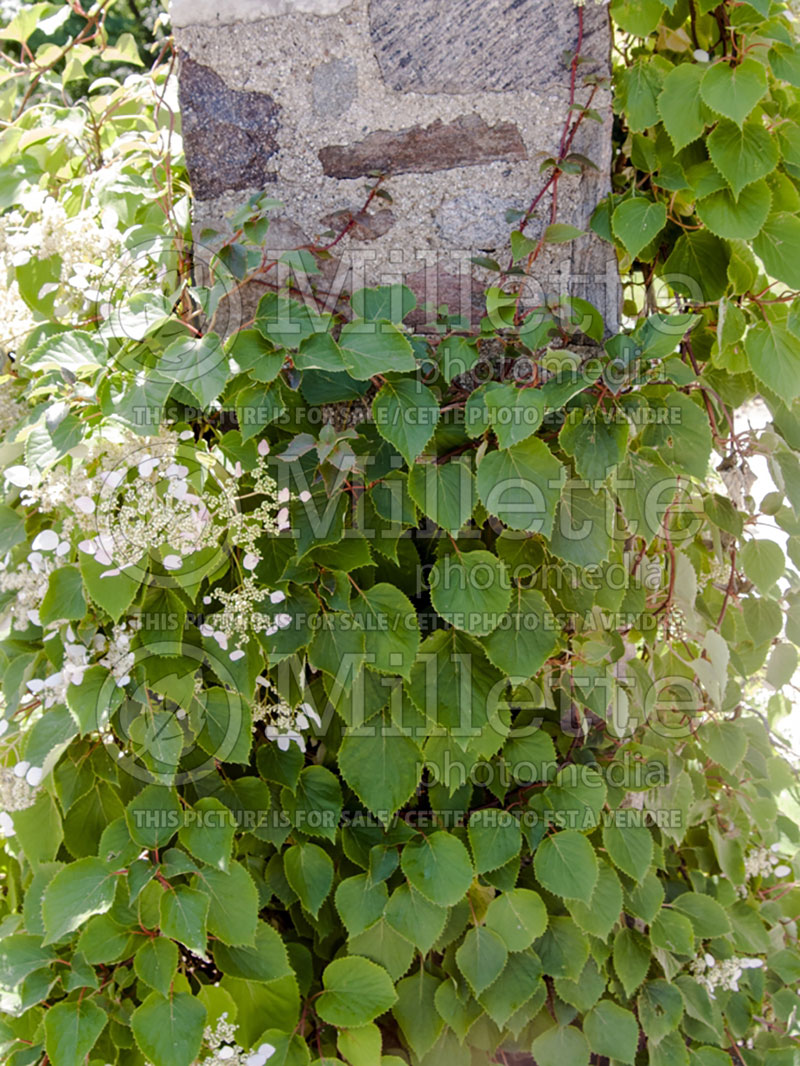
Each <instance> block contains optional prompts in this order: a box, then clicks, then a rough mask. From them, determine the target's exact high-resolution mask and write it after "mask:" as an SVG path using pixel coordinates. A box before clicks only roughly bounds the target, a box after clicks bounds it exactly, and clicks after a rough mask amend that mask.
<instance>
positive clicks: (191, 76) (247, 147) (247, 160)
mask: <svg viewBox="0 0 800 1066" xmlns="http://www.w3.org/2000/svg"><path fill="white" fill-rule="evenodd" d="M179 84H180V105H181V115H182V123H183V139H184V144H185V147H186V161H187V166H188V168H189V177H190V179H191V182H192V188H193V189H194V192H195V195H196V196H198V197H200V199H208V198H209V197H212V196H219V195H220V194H221V193H223V192H225V191H226V190H229V189H249V188H252V187H258V188H261V187H263V186H264V185H267V184H269V183H270V182H274V181H275V180H276V174H275V171H274V168H272V167H271V166H270V162H269V161H270V159H271V158H272V157H273V156H274V155H275V153H276V152H277V150H278V142H277V140H276V139H275V135H276V134H277V132H278V128H279V122H278V112H279V110H280V109H279V107H278V105H277V104H276V103H275V101H274V100H273V99H272V97H271V96H268V95H267V94H266V93H253V92H237V91H236V90H235V89H231V88H229V87H228V85H226V83H225V82H224V81H223V79H222V78H221V77H220V76H219V74H217V73H216V72H215V71H213V70H212V69H211V68H210V67H206V66H203V64H202V63H197V62H195V61H194V60H193V59H191V58H189V57H188V56H183V57H182V59H181V73H180V83H179Z"/></svg>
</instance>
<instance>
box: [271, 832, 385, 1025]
mask: <svg viewBox="0 0 800 1066" xmlns="http://www.w3.org/2000/svg"><path fill="white" fill-rule="evenodd" d="M283 868H284V871H285V873H286V880H287V881H288V882H289V884H290V885H291V887H292V889H293V891H294V892H296V893H297V895H298V896H299V897H300V902H301V903H302V904H303V906H304V907H305V909H306V910H307V911H308V912H309V914H312V915H313V916H314V917H315V918H316V917H317V915H318V914H319V909H320V907H321V906H322V904H323V903H324V902H325V900H326V899H327V896H328V893H329V892H330V890H331V887H332V885H333V862H332V861H331V858H330V856H329V855H328V854H327V853H326V852H324V851H323V850H322V848H321V847H319V845H317V844H310V843H308V844H295V845H293V846H292V847H291V848H289V849H288V851H286V852H284V856H283ZM371 1020H372V1019H369V1018H368V1019H367V1021H371ZM355 1024H360V1023H355Z"/></svg>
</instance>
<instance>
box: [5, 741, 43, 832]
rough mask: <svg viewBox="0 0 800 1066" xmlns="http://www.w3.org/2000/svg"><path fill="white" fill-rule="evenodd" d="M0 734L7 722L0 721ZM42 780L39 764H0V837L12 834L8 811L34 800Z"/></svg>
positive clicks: (23, 762) (15, 809) (21, 807)
mask: <svg viewBox="0 0 800 1066" xmlns="http://www.w3.org/2000/svg"><path fill="white" fill-rule="evenodd" d="M0 726H2V727H3V728H2V729H0V735H2V734H3V733H5V732H6V730H7V729H8V722H6V721H3V722H0ZM41 780H42V770H41V767H39V766H31V764H30V763H29V762H25V761H22V762H18V763H16V764H15V765H14V766H0V837H8V836H13V835H14V822H13V821H12V819H11V814H10V813H9V812H14V811H24V810H26V809H27V808H28V807H30V806H32V805H33V803H34V802H35V800H36V789H37V788H38V787H39V783H40V782H41Z"/></svg>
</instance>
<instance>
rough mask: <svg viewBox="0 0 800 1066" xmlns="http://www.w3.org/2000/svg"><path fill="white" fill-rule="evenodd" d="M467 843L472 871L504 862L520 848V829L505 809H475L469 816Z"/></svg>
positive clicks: (484, 869)
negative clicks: (471, 859)
mask: <svg viewBox="0 0 800 1066" xmlns="http://www.w3.org/2000/svg"><path fill="white" fill-rule="evenodd" d="M468 835H469V846H470V848H471V849H472V857H473V860H474V863H475V871H476V873H479V874H483V873H488V872H489V871H491V870H497V869H498V868H499V867H500V866H505V864H506V863H507V862H510V861H511V860H512V859H513V858H514V857H515V856H517V855H519V853H520V849H521V848H522V830H521V829H520V826H519V822H518V820H517V819H516V818H515V817H514V815H513V814H510V813H509V812H508V811H498V810H495V809H490V810H485V811H475V812H474V813H473V814H472V815H471V816H470V819H469V829H468Z"/></svg>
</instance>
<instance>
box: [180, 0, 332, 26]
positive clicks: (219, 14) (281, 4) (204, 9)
mask: <svg viewBox="0 0 800 1066" xmlns="http://www.w3.org/2000/svg"><path fill="white" fill-rule="evenodd" d="M351 3H352V0H172V3H171V4H170V11H171V13H172V23H173V25H174V26H175V27H178V28H180V27H182V26H199V25H201V24H209V23H218V24H219V25H223V24H230V23H232V22H248V21H252V20H254V19H262V18H267V17H274V16H275V15H291V14H293V13H294V12H302V13H304V14H307V15H335V14H337V13H338V12H339V11H342V10H344V8H346V7H348V6H349V5H350V4H351Z"/></svg>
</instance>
